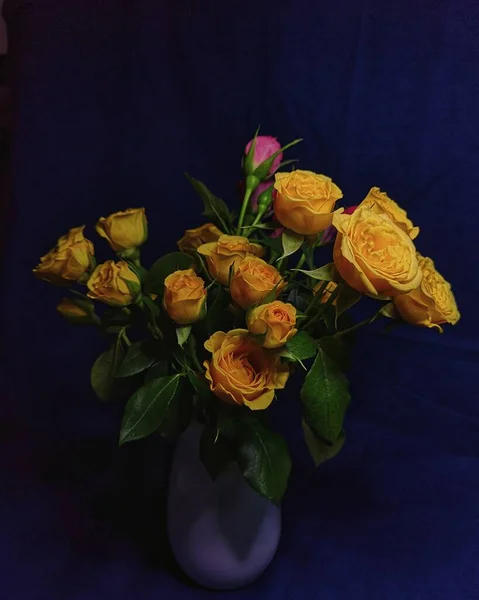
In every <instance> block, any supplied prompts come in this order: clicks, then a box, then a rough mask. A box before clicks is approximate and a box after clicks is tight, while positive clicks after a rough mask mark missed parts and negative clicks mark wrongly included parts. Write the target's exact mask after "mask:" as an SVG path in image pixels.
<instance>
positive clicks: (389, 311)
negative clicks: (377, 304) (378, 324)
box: [379, 302, 399, 319]
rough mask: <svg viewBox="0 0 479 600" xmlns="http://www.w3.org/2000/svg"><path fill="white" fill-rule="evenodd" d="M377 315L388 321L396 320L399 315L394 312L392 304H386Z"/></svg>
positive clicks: (394, 308)
mask: <svg viewBox="0 0 479 600" xmlns="http://www.w3.org/2000/svg"><path fill="white" fill-rule="evenodd" d="M379 314H380V315H382V316H383V317H387V318H388V319H398V318H399V313H398V311H397V310H396V307H395V306H394V303H393V302H388V303H387V304H385V305H384V306H382V307H381V308H380V309H379Z"/></svg>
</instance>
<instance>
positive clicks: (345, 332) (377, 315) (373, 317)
mask: <svg viewBox="0 0 479 600" xmlns="http://www.w3.org/2000/svg"><path fill="white" fill-rule="evenodd" d="M382 316H383V315H381V314H380V313H376V314H375V315H373V316H372V317H369V319H364V321H360V322H359V323H356V325H353V326H352V327H348V329H343V331H338V332H337V333H336V334H335V335H336V336H338V337H339V336H342V335H347V334H348V333H351V332H353V331H356V329H359V328H360V327H364V326H365V325H370V324H371V323H374V321H376V319H380V318H381V317H382Z"/></svg>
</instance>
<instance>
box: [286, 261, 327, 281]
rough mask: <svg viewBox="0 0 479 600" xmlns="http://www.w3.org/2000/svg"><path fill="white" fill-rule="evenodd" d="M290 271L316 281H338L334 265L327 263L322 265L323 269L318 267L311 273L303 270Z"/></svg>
mask: <svg viewBox="0 0 479 600" xmlns="http://www.w3.org/2000/svg"><path fill="white" fill-rule="evenodd" d="M292 271H299V272H300V273H304V274H305V275H307V276H308V277H311V279H317V280H319V281H337V280H338V274H337V272H336V268H335V266H334V263H329V264H327V265H324V267H319V269H314V270H313V271H306V270H305V269H292Z"/></svg>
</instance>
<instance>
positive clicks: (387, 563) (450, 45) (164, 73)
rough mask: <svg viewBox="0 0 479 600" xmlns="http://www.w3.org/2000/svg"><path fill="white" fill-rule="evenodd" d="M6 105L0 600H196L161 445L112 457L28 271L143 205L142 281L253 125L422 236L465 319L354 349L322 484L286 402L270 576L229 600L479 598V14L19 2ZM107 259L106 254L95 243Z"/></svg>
mask: <svg viewBox="0 0 479 600" xmlns="http://www.w3.org/2000/svg"><path fill="white" fill-rule="evenodd" d="M4 14H5V18H6V20H7V23H8V26H9V40H10V51H11V54H12V60H13V67H14V68H13V78H14V80H13V83H14V95H15V131H14V148H13V174H12V175H13V197H12V199H11V201H10V204H9V207H10V208H9V212H8V214H5V215H3V217H2V218H3V219H4V220H5V222H6V224H7V226H6V227H5V229H6V230H7V232H8V238H7V250H6V252H5V253H4V256H3V264H2V278H1V285H2V316H1V325H2V342H3V343H2V346H1V357H2V363H1V366H2V370H1V377H2V379H1V381H2V389H3V392H2V399H1V403H2V417H1V421H0V422H1V424H2V428H1V438H0V439H1V449H2V451H1V452H0V461H1V462H0V464H1V473H2V492H1V502H0V524H1V531H2V536H1V538H2V539H1V542H0V552H1V564H2V569H1V571H2V588H3V592H2V597H4V598H5V599H6V600H17V599H18V600H30V599H32V600H33V599H36V598H38V599H42V600H43V598H47V597H48V598H50V599H55V598H58V599H59V600H60V599H61V600H64V599H67V598H68V599H69V598H72V599H73V598H75V600H77V599H78V600H80V599H81V600H83V599H87V598H88V599H89V600H91V599H96V598H98V599H100V598H104V597H105V596H106V597H113V596H115V597H116V598H125V600H126V599H129V598H132V597H135V598H136V597H138V598H142V599H144V600H146V599H148V598H157V597H159V596H161V597H164V598H170V597H171V598H175V599H183V598H185V599H190V598H192V599H193V598H203V597H208V596H209V595H211V593H210V592H206V591H202V590H199V589H195V588H194V587H191V586H188V585H187V584H186V583H185V582H184V581H183V580H182V579H181V575H180V574H179V573H178V571H177V569H176V568H175V566H174V563H173V561H172V558H171V554H170V552H169V549H168V545H167V542H166V540H165V532H164V494H165V489H166V479H167V472H168V464H169V453H170V448H169V447H168V446H166V445H164V444H163V443H162V442H161V441H159V440H157V439H154V438H153V439H150V440H147V441H145V442H141V443H137V444H134V445H132V446H131V447H129V448H127V447H125V448H122V449H120V450H118V449H117V447H116V440H117V432H118V427H119V422H120V419H121V407H120V406H116V405H109V404H99V403H98V402H97V400H96V399H95V398H94V397H93V395H92V392H91V391H90V389H89V367H90V365H91V363H92V362H93V360H94V358H95V356H96V355H97V354H98V352H99V351H100V350H101V349H102V348H103V344H104V341H103V340H99V339H98V337H97V336H96V335H95V332H90V331H88V330H81V329H78V330H74V331H73V330H72V329H71V328H70V326H68V325H67V324H66V323H64V322H62V321H61V319H59V318H58V316H57V315H56V314H55V308H54V307H55V302H56V300H57V299H58V292H57V291H56V290H55V289H53V288H50V287H49V286H47V285H46V284H42V283H40V282H37V281H35V280H34V278H33V277H32V274H31V269H32V268H33V267H34V266H35V265H36V263H37V261H38V257H39V256H40V255H41V254H43V253H45V252H46V251H47V250H48V249H49V248H50V247H51V246H52V245H53V243H54V241H55V240H56V238H57V237H58V236H59V235H61V234H62V233H64V232H65V231H66V230H67V229H68V228H69V227H71V226H76V225H80V224H83V223H85V224H88V225H89V227H90V230H89V233H90V236H93V235H94V234H93V229H92V227H91V226H92V225H93V224H94V222H95V220H96V219H97V217H98V216H100V215H106V214H108V213H109V212H112V211H114V210H117V209H119V208H122V207H128V206H145V207H146V209H147V214H148V217H149V225H150V240H149V243H148V247H147V249H145V259H146V261H147V262H151V261H152V260H153V259H154V258H155V257H157V256H159V255H161V254H162V253H164V252H166V251H168V250H170V249H172V248H173V247H174V244H175V242H176V240H177V239H178V238H179V237H180V236H181V234H182V231H183V230H184V229H185V228H186V227H193V226H196V225H198V224H199V223H200V217H199V212H200V210H201V209H200V205H199V201H198V199H197V198H196V197H195V195H194V193H193V192H192V190H191V189H189V187H188V184H187V183H186V181H185V179H184V177H183V173H184V172H185V171H187V172H189V173H191V174H192V175H194V176H196V177H198V178H200V179H202V180H203V181H205V183H206V184H207V185H208V186H209V187H211V188H212V189H213V190H214V191H215V193H216V194H217V195H219V196H221V197H223V198H225V199H226V200H227V202H228V203H229V205H230V206H231V207H234V206H235V205H236V204H237V202H238V197H237V187H236V186H237V182H238V179H239V178H240V175H241V174H240V167H239V162H240V157H241V153H242V149H243V147H244V145H245V143H246V142H247V141H248V139H249V138H250V137H251V135H252V132H254V130H255V129H256V127H257V125H258V124H261V127H262V133H264V134H271V135H275V136H277V137H278V138H279V139H280V140H281V141H283V142H284V143H286V142H288V141H290V140H291V139H293V138H295V137H303V138H304V139H305V141H304V142H303V143H302V144H301V145H300V146H298V147H297V148H295V149H294V152H291V154H292V155H294V156H296V157H297V158H299V159H300V165H301V167H303V168H307V169H311V170H314V171H317V172H322V173H326V174H328V175H329V176H331V177H332V178H333V179H334V181H335V182H337V183H338V185H339V186H340V187H341V189H342V190H343V192H344V202H345V204H347V205H351V204H357V203H358V202H359V201H360V200H361V199H362V198H363V197H364V196H365V195H366V193H367V191H368V190H369V188H370V187H372V186H379V187H381V189H383V190H386V191H387V192H388V193H389V195H390V196H391V197H392V198H394V199H395V200H396V201H397V202H399V204H401V205H402V206H404V207H405V208H406V209H407V210H408V213H409V215H410V216H411V218H412V219H413V221H414V222H415V223H417V224H418V225H419V226H420V227H421V233H420V236H419V238H418V240H417V245H418V248H419V250H420V251H421V253H422V254H425V255H428V256H431V257H433V258H434V260H435V262H436V265H437V267H438V269H439V270H440V271H441V272H442V273H443V274H444V276H445V277H446V278H447V279H448V280H449V281H451V283H452V285H453V289H454V290H455V293H456V297H457V300H458V304H459V307H460V309H461V312H462V319H461V321H460V322H459V323H458V325H457V326H456V327H455V328H448V329H447V331H446V333H444V334H443V335H442V336H440V335H438V334H435V333H434V332H431V331H422V330H418V329H413V328H407V327H403V328H397V329H396V330H394V331H392V332H391V333H390V334H389V335H387V336H385V335H382V334H380V333H379V332H377V331H369V332H364V333H362V334H361V336H360V337H359V339H358V344H357V348H356V350H355V352H354V356H353V367H352V369H351V373H350V378H351V388H352V403H351V408H350V411H349V414H348V418H347V422H346V430H347V443H346V446H345V448H344V450H343V452H342V454H341V455H340V456H338V458H336V459H334V460H333V461H331V462H330V463H328V464H327V465H325V466H324V467H321V468H320V469H319V470H317V471H315V470H314V468H313V466H312V465H311V464H310V459H309V457H308V456H307V452H306V449H305V447H304V444H303V442H302V440H301V432H300V423H299V413H298V407H297V404H298V402H297V398H296V395H295V394H296V392H291V393H290V394H289V395H288V394H286V395H285V396H283V399H281V400H280V401H278V403H277V406H275V409H274V419H275V424H276V427H277V429H278V430H279V431H281V432H282V433H283V434H284V435H285V436H286V437H287V439H288V442H289V443H290V447H291V452H292V454H293V458H294V471H293V475H292V479H291V485H290V489H289V491H288V493H287V496H286V498H285V502H284V525H283V538H282V542H281V546H280V549H279V552H278V555H277V557H276V560H275V562H274V563H273V565H272V566H271V568H270V569H269V570H268V572H267V573H266V574H265V576H264V577H263V578H262V579H261V580H259V581H258V582H257V583H256V584H255V585H254V586H253V587H251V588H250V589H248V590H244V591H238V592H235V593H234V594H233V596H234V597H235V598H248V599H253V598H261V599H264V598H285V599H290V598H291V599H293V598H301V599H302V600H309V599H311V600H313V599H316V598H319V597H322V598H328V599H329V598H331V599H334V600H336V599H338V600H342V599H346V598H350V597H354V598H356V599H357V600H370V599H371V598H373V599H377V600H384V599H385V598H387V599H388V600H395V599H398V600H399V599H400V600H405V599H412V598H414V599H415V600H416V599H417V600H451V599H452V598H454V599H457V600H469V599H470V600H472V599H473V598H477V596H478V593H479V572H478V558H479V556H478V547H479V546H478V539H479V519H478V517H479V514H478V510H479V509H478V506H479V481H478V473H479V460H478V456H479V408H478V392H477V389H478V384H479V376H478V370H477V364H478V352H479V341H478V339H479V338H478V334H479V321H478V319H477V317H476V313H477V308H476V305H477V297H478V292H479V289H478V288H479V285H478V273H479V253H478V252H477V249H476V246H477V229H478V225H479V209H478V207H477V206H478V205H477V195H478V194H477V190H478V189H479V168H478V164H479V141H478V140H479V136H478V128H479V117H478V115H477V105H478V101H477V99H478V97H479V70H478V66H477V65H478V64H479V38H478V36H477V32H478V31H479V4H478V3H477V2H476V1H475V0H390V1H389V2H384V1H383V0H334V1H332V0H329V1H322V2H319V1H313V0H295V1H294V2H293V1H290V0H283V1H282V2H277V3H272V2H267V1H263V2H258V1H257V0H255V1H253V0H243V2H241V3H239V2H220V1H219V0H202V1H201V2H199V1H194V0H176V1H174V0H171V1H166V0H135V2H130V1H126V0H68V2H66V1H65V0H5V6H4ZM96 247H97V253H98V254H99V255H100V257H101V256H102V255H103V254H105V255H106V248H105V247H104V245H103V244H102V243H101V242H100V241H98V242H97V244H96Z"/></svg>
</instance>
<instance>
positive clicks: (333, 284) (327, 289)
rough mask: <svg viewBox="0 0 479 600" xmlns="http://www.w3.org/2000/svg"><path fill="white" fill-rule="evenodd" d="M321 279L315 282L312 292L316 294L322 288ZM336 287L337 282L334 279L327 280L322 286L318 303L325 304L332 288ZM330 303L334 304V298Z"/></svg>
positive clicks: (332, 290)
mask: <svg viewBox="0 0 479 600" xmlns="http://www.w3.org/2000/svg"><path fill="white" fill-rule="evenodd" d="M323 283H324V282H323V281H320V282H319V283H317V284H316V285H315V286H314V288H313V294H314V295H316V294H317V293H318V292H319V290H320V289H321V288H322V286H323ZM337 287H338V284H337V283H336V282H334V281H328V283H327V285H326V287H325V288H324V290H323V292H322V294H321V298H320V299H319V302H320V304H325V303H326V302H327V301H328V300H329V298H330V297H331V294H332V293H333V292H334V290H335V289H336V288H337ZM331 304H332V305H333V306H336V298H335V299H334V300H333V301H332V302H331Z"/></svg>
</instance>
